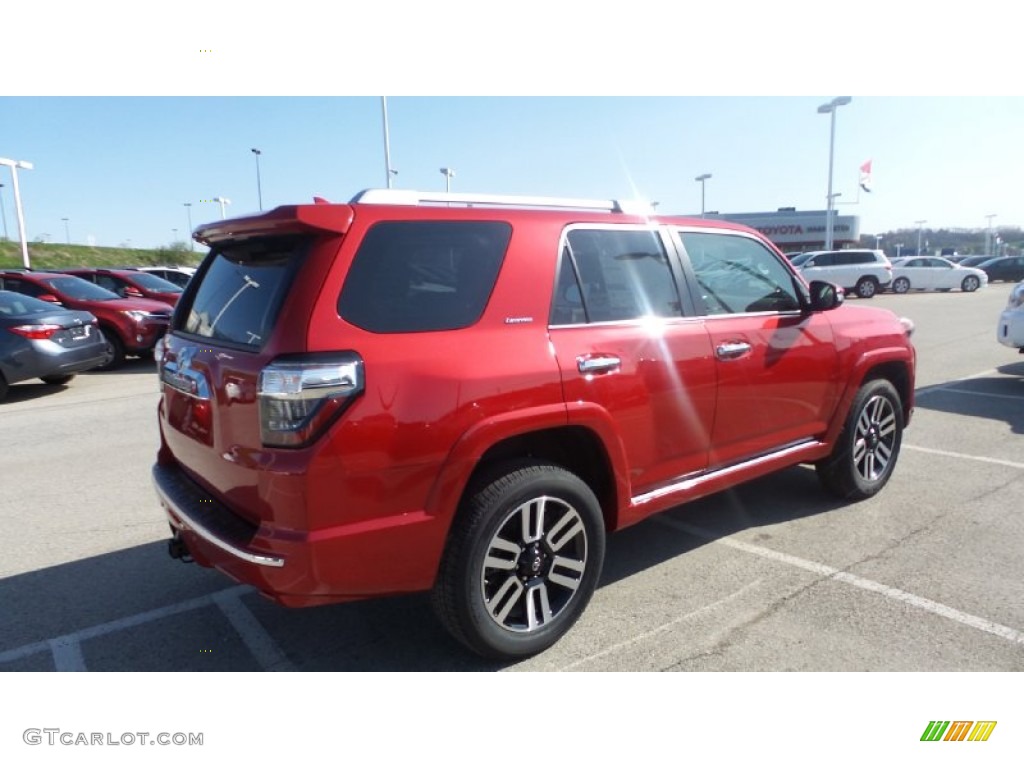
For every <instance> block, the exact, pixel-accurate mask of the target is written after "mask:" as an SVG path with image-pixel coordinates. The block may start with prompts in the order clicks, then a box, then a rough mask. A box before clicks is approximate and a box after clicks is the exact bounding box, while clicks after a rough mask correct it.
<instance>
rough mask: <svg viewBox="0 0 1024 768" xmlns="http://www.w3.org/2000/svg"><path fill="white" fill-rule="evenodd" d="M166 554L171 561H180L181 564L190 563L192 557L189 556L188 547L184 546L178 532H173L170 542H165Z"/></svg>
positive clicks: (183, 541)
mask: <svg viewBox="0 0 1024 768" xmlns="http://www.w3.org/2000/svg"><path fill="white" fill-rule="evenodd" d="M167 554H168V555H170V556H171V558H172V559H174V560H181V562H183V563H191V562H192V555H191V554H189V551H188V545H187V544H185V540H184V539H182V538H181V533H179V532H178V531H175V532H174V535H173V536H172V537H171V539H170V541H168V542H167Z"/></svg>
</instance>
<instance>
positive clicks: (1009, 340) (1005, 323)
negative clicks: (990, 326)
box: [996, 309, 1024, 349]
mask: <svg viewBox="0 0 1024 768" xmlns="http://www.w3.org/2000/svg"><path fill="white" fill-rule="evenodd" d="M996 339H997V340H998V341H999V343H1000V344H1002V345H1004V346H1007V347H1014V348H1016V349H1021V348H1024V311H1021V310H1020V309H1007V310H1004V311H1003V313H1002V314H1001V315H1000V316H999V324H998V325H997V326H996Z"/></svg>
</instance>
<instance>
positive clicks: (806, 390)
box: [153, 190, 915, 659]
mask: <svg viewBox="0 0 1024 768" xmlns="http://www.w3.org/2000/svg"><path fill="white" fill-rule="evenodd" d="M197 238H198V239H199V241H200V242H202V243H204V244H207V245H209V246H210V248H211V251H210V253H209V254H208V256H207V257H206V259H205V260H204V262H203V264H202V266H201V267H200V268H199V271H198V272H197V273H196V275H195V276H194V277H193V279H192V281H191V283H190V285H189V288H188V290H187V291H186V294H185V296H184V298H183V300H182V302H183V303H182V305H181V306H180V307H179V308H178V311H177V312H176V313H175V315H174V320H173V327H172V328H171V330H170V331H169V333H168V335H167V336H166V337H165V342H164V350H163V352H162V355H161V357H160V360H159V370H160V378H161V383H162V397H161V402H160V407H159V422H160V433H161V445H160V450H159V454H158V457H157V463H156V465H155V466H154V469H153V474H154V480H155V484H156V488H157V493H158V496H159V499H160V501H161V503H162V505H163V507H164V508H165V511H166V514H167V516H168V519H169V522H170V524H171V529H172V539H171V542H170V553H171V555H172V556H174V557H178V558H182V559H186V560H187V559H189V558H192V559H194V560H195V561H196V562H198V563H199V564H201V565H204V566H213V567H216V568H219V569H220V570H222V571H224V572H225V573H227V574H229V575H231V576H232V577H233V578H235V579H237V580H238V581H241V582H245V583H248V584H252V585H255V586H256V587H257V589H259V590H260V591H261V592H262V593H263V594H264V595H266V596H268V597H270V598H272V599H274V600H277V601H279V602H281V603H283V604H286V605H292V606H308V605H317V604H323V603H330V602H338V601H344V600H355V599H360V598H366V597H371V596H374V595H387V594H396V593H403V592H414V591H419V590H430V591H432V594H433V598H434V606H435V609H436V612H437V614H438V616H439V618H440V619H441V621H442V623H443V624H444V625H445V626H446V627H447V628H448V629H449V630H450V632H451V633H452V635H453V636H454V637H455V638H457V639H458V640H460V641H461V642H462V643H464V644H465V645H466V646H467V647H469V648H470V649H472V650H473V651H475V652H478V653H480V654H484V655H487V656H493V657H498V658H506V659H512V658H520V657H523V656H528V655H530V654H534V653H537V652H538V651H541V650H543V649H544V648H547V647H548V646H550V645H551V644H553V643H554V642H555V641H557V640H558V638H559V637H561V636H562V635H563V634H564V633H565V632H566V631H567V630H568V629H569V627H571V626H572V624H573V623H574V622H575V621H576V619H577V618H578V617H579V615H580V614H581V613H582V611H583V609H584V607H585V606H586V605H587V603H588V601H589V599H590V597H591V595H592V594H593V592H594V589H595V587H596V585H597V583H598V578H599V575H600V572H601V566H602V562H603V558H604V551H605V536H606V534H607V533H609V532H611V531H615V530H618V529H621V528H624V527H626V526H628V525H631V524H633V523H636V522H638V521H640V520H643V519H644V518H646V517H648V516H650V515H653V514H656V513H658V512H662V511H664V510H667V509H669V508H670V507H674V506H676V505H678V504H680V503H683V502H686V501H690V500H693V499H697V498H699V497H702V496H706V495H708V494H711V493H715V492H717V491H721V490H723V489H727V488H730V487H732V486H734V485H736V484H738V483H741V482H744V481H746V480H750V479H753V478H756V477H759V476H761V475H764V474H766V473H769V472H773V471H776V470H779V469H783V468H785V467H789V466H792V465H795V464H800V463H805V462H806V463H813V464H815V465H816V466H817V469H818V473H819V476H820V477H821V479H822V482H823V484H824V486H825V488H827V489H828V490H829V491H831V492H832V493H834V494H836V495H838V496H840V497H843V498H847V499H858V498H866V497H868V496H871V495H873V494H875V493H877V492H879V491H880V490H881V489H882V488H883V486H884V485H885V484H886V482H887V481H888V480H889V478H890V476H891V474H892V472H893V468H894V467H895V465H896V460H897V457H898V455H899V450H900V444H901V439H902V433H903V429H904V427H905V426H906V425H907V424H908V422H909V420H910V415H911V411H912V408H913V397H914V375H915V352H914V348H913V346H912V345H911V342H910V333H911V331H912V324H911V323H910V321H908V320H902V319H900V318H898V317H897V316H896V315H894V314H893V313H892V312H890V311H888V310H884V309H877V308H869V307H862V306H849V305H846V304H844V303H843V292H842V290H841V289H839V288H837V287H836V286H834V285H831V284H829V283H822V282H814V283H811V284H807V283H806V282H804V280H803V279H802V278H801V277H800V275H799V274H798V273H797V272H796V271H795V270H794V269H793V267H792V266H791V265H790V264H789V262H788V261H787V260H786V259H785V257H784V256H783V255H782V254H781V253H780V252H779V251H778V250H777V249H776V248H775V247H774V246H773V245H772V244H771V243H770V242H769V241H767V240H766V239H765V238H764V237H763V236H761V235H760V234H759V233H757V232H756V231H754V230H752V229H749V228H746V227H742V226H738V225H732V224H728V223H726V222H722V221H712V220H709V219H684V218H676V217H666V216H656V215H654V213H653V211H651V210H650V209H649V208H645V207H642V206H638V205H632V204H626V203H619V202H616V201H610V200H609V201H600V200H598V201H589V200H561V199H551V198H508V197H497V196H483V195H465V194H462V195H456V194H450V195H449V194H423V195H420V194H418V193H415V192H411V191H406V190H370V191H367V192H364V193H362V194H361V195H359V196H358V197H357V198H356V199H355V200H353V201H352V202H351V203H349V204H346V205H331V204H321V203H319V202H318V203H317V204H312V205H298V206H288V207H281V208H277V209H275V210H273V211H270V212H267V213H265V214H262V215H258V216H253V217H251V218H241V219H235V220H231V221H224V222H218V223H215V224H211V225H209V226H206V227H203V228H200V230H198V233H197Z"/></svg>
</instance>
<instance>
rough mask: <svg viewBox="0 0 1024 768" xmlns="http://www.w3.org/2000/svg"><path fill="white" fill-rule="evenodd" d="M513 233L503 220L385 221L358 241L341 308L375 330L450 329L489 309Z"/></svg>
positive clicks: (344, 314) (357, 322)
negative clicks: (488, 303) (489, 301)
mask: <svg viewBox="0 0 1024 768" xmlns="http://www.w3.org/2000/svg"><path fill="white" fill-rule="evenodd" d="M511 236H512V226H511V225H510V224H508V223H507V222H502V221H384V222H380V223H378V224H375V225H374V226H372V227H371V228H370V229H369V230H368V231H367V233H366V235H365V237H364V238H363V241H362V243H360V245H359V250H357V251H356V255H355V257H354V258H353V261H352V266H351V268H350V269H349V272H348V276H347V277H346V279H345V285H344V286H343V287H342V289H341V296H340V297H339V298H338V313H339V314H340V315H341V316H342V317H343V318H344V319H345V320H346V321H348V322H350V323H352V324H353V325H355V326H358V327H359V328H363V329H364V330H367V331H371V332H373V333H417V332H424V331H451V330H457V329H459V328H466V327H468V326H470V325H473V324H474V323H475V322H477V320H479V319H480V316H481V315H482V314H483V311H484V308H485V307H486V306H487V301H488V299H490V296H491V291H492V290H493V289H494V283H495V280H496V279H497V277H498V271H499V270H500V269H501V264H502V261H503V260H504V258H505V251H506V249H507V248H508V243H509V239H510V238H511Z"/></svg>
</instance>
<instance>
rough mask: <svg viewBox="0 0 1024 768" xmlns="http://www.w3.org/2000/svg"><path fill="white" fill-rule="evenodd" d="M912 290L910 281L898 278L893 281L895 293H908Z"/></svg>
mask: <svg viewBox="0 0 1024 768" xmlns="http://www.w3.org/2000/svg"><path fill="white" fill-rule="evenodd" d="M909 290H910V281H909V280H907V278H905V277H897V278H896V279H895V280H893V281H892V292H893V293H906V292H907V291H909Z"/></svg>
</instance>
